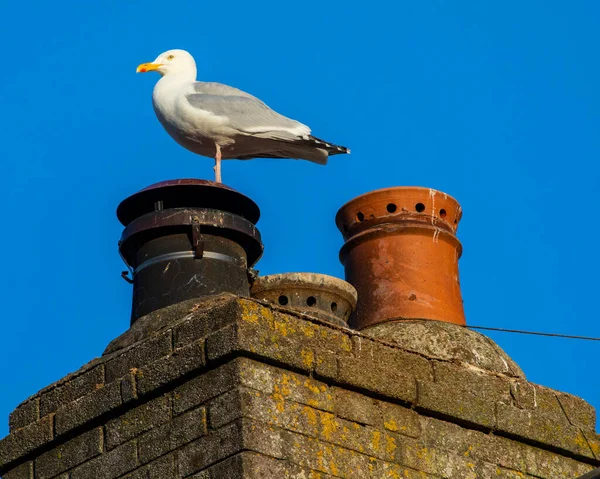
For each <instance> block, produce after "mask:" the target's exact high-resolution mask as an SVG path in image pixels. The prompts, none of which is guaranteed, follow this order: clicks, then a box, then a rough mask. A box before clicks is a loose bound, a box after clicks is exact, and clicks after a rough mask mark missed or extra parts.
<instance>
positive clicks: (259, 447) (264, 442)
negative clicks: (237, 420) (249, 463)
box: [223, 419, 284, 459]
mask: <svg viewBox="0 0 600 479" xmlns="http://www.w3.org/2000/svg"><path fill="white" fill-rule="evenodd" d="M223 429H224V428H223ZM241 431H242V435H241V436H242V447H243V448H244V449H248V450H251V451H255V452H260V453H261V454H266V455H267V456H271V457H275V458H280V459H282V458H283V457H284V451H283V440H282V436H281V434H282V431H281V430H280V429H278V428H274V427H270V426H267V425H266V424H264V423H261V422H259V421H253V420H251V419H243V420H242V421H241Z"/></svg>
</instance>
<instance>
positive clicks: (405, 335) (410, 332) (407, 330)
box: [361, 320, 525, 379]
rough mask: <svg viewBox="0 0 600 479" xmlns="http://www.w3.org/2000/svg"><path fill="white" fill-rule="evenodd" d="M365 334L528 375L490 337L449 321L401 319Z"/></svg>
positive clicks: (433, 355)
mask: <svg viewBox="0 0 600 479" xmlns="http://www.w3.org/2000/svg"><path fill="white" fill-rule="evenodd" d="M361 333H363V334H365V335H367V336H371V337H375V338H378V339H381V340H384V341H386V342H389V343H394V344H397V345H398V346H400V347H401V348H403V349H406V350H408V351H413V352H416V353H419V354H423V355H425V356H428V357H430V358H434V359H441V360H444V361H453V362H458V363H462V364H468V365H471V366H475V367H477V368H480V369H483V370H486V371H491V372H494V373H499V374H502V375H504V376H511V377H517V378H523V379H524V378H525V374H524V373H523V371H522V370H521V368H520V367H519V366H518V365H517V363H515V362H514V361H513V360H512V359H511V358H510V356H508V354H506V353H505V352H504V351H503V350H502V348H500V346H498V345H497V344H496V343H495V342H494V341H492V340H491V339H490V338H488V337H487V336H485V335H483V334H481V333H478V332H477V331H473V330H471V329H468V328H466V327H464V326H460V325H457V324H453V323H448V322H445V321H431V320H398V321H390V322H386V323H379V324H376V325H374V326H371V327H368V328H365V329H363V330H362V331H361Z"/></svg>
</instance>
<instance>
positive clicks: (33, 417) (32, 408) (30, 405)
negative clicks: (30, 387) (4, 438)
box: [8, 397, 40, 432]
mask: <svg viewBox="0 0 600 479" xmlns="http://www.w3.org/2000/svg"><path fill="white" fill-rule="evenodd" d="M39 418H40V398H39V397H37V398H33V399H30V400H28V401H25V402H24V403H22V404H19V405H18V406H17V408H16V409H15V410H14V411H13V412H11V413H10V415H9V417H8V427H9V429H10V431H11V432H12V431H14V430H16V429H19V428H22V427H24V426H27V425H28V424H31V423H32V422H35V421H37V420H38V419H39Z"/></svg>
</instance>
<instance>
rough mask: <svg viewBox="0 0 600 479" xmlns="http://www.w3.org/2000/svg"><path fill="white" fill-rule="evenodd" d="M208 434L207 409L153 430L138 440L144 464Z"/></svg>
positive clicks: (188, 414)
mask: <svg viewBox="0 0 600 479" xmlns="http://www.w3.org/2000/svg"><path fill="white" fill-rule="evenodd" d="M206 433H207V425H206V409H205V408H203V407H201V408H198V409H194V410H192V411H189V412H187V413H185V414H183V415H181V416H178V417H176V418H175V419H173V420H172V421H171V422H168V423H166V424H163V425H162V426H159V427H157V428H156V429H152V430H151V431H149V432H147V433H146V434H144V435H143V436H141V437H140V438H139V439H138V443H139V457H140V462H141V463H142V464H146V463H148V462H150V461H153V460H154V459H156V458H157V457H160V456H162V455H163V454H166V453H168V452H170V451H172V450H174V449H176V448H178V447H180V446H182V445H184V444H187V443H188V442H191V441H194V440H195V439H197V438H199V437H201V436H205V435H206Z"/></svg>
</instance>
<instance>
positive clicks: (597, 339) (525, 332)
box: [466, 325, 600, 341]
mask: <svg viewBox="0 0 600 479" xmlns="http://www.w3.org/2000/svg"><path fill="white" fill-rule="evenodd" d="M466 327H467V328H470V329H486V330H488V331H501V332H503V333H519V334H533V335H535V336H551V337H553V338H568V339H585V340H587V341H600V338H592V337H590V336H572V335H570V334H555V333H540V332H536V331H520V330H518V329H504V328H488V327H486V326H469V325H467V326H466Z"/></svg>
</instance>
